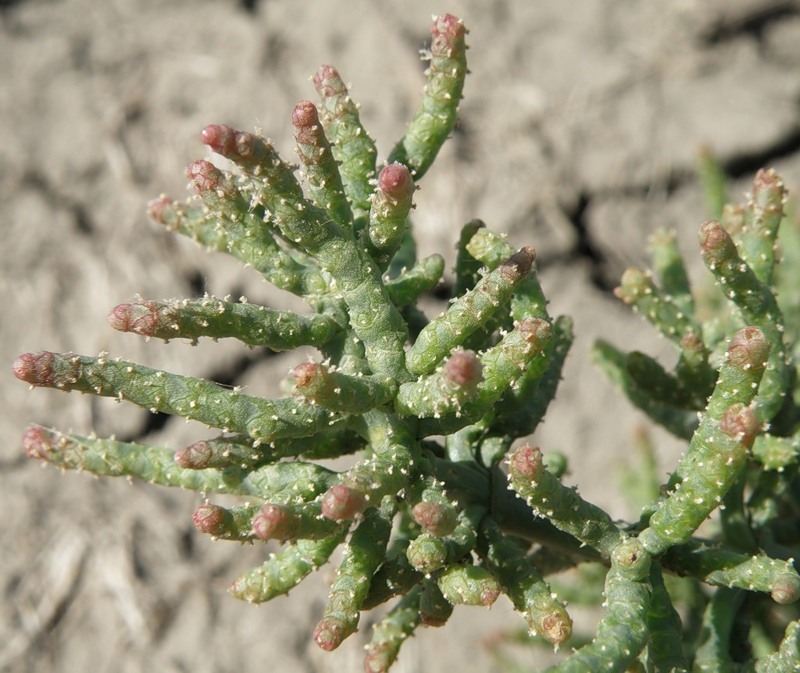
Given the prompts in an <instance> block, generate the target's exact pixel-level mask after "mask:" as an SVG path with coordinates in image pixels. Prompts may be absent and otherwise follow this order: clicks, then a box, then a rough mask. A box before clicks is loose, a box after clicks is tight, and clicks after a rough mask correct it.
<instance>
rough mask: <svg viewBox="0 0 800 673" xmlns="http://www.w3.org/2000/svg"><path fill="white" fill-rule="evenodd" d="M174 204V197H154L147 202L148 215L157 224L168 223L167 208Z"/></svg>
mask: <svg viewBox="0 0 800 673" xmlns="http://www.w3.org/2000/svg"><path fill="white" fill-rule="evenodd" d="M171 205H172V199H171V198H169V197H168V196H159V197H158V198H157V199H152V200H151V201H149V202H148V204H147V217H149V218H150V219H151V220H153V222H155V223H156V224H166V223H167V222H166V213H167V209H168V208H169V207H170V206H171Z"/></svg>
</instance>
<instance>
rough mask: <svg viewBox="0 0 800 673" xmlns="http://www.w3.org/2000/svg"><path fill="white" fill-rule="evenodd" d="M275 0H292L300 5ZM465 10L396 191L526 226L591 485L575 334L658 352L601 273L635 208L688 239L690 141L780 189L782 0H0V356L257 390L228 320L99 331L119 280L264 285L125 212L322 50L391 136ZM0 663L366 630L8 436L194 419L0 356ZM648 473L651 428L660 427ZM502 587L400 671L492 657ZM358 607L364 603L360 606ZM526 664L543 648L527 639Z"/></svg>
mask: <svg viewBox="0 0 800 673" xmlns="http://www.w3.org/2000/svg"><path fill="white" fill-rule="evenodd" d="M298 7H299V8H300V9H298ZM442 11H452V12H455V13H457V14H459V15H460V16H462V17H463V18H464V20H465V22H466V23H467V25H468V26H469V27H470V29H471V35H470V45H471V49H470V52H469V56H470V62H471V66H470V67H471V70H472V73H473V74H472V76H471V79H470V80H469V82H468V85H467V88H466V100H465V102H464V104H463V108H462V116H461V124H460V127H459V130H458V132H457V133H456V134H455V137H454V139H453V141H452V142H451V143H450V144H449V146H448V148H447V149H446V150H445V151H444V153H443V156H442V158H441V160H440V162H439V163H438V164H437V166H436V167H435V169H434V170H433V171H432V172H431V173H430V174H429V175H428V176H426V178H425V180H424V181H423V184H422V191H421V192H420V193H419V198H418V208H417V215H416V223H417V225H418V226H419V231H420V237H421V247H422V251H423V253H430V252H433V251H435V250H439V251H444V253H445V254H446V255H447V256H448V258H449V259H452V256H453V244H454V241H455V239H456V236H457V232H458V229H459V227H460V225H461V224H463V223H464V222H465V221H467V220H469V219H471V218H473V217H481V218H483V219H484V220H486V221H487V222H488V223H489V225H490V226H491V227H494V228H496V229H498V230H501V231H505V232H508V234H509V236H510V237H511V239H512V240H513V241H514V242H515V243H517V244H520V245H522V244H528V243H530V244H533V245H534V246H535V247H536V248H537V250H538V255H539V265H540V269H541V276H542V282H543V285H544V287H545V291H546V292H547V294H548V296H549V298H550V300H551V308H552V312H554V313H568V314H571V315H572V316H573V317H574V319H575V324H576V331H577V334H578V336H579V338H578V340H577V342H576V344H575V347H574V350H573V353H572V355H571V358H570V361H569V366H568V369H567V373H566V380H565V381H564V384H563V388H562V390H561V393H560V395H559V398H558V399H557V401H556V403H555V405H554V408H553V409H552V412H551V414H550V415H549V416H548V421H547V422H546V424H545V426H544V427H543V428H542V430H541V431H540V432H539V433H538V436H537V441H539V442H540V443H541V444H542V445H543V446H545V447H547V448H558V449H561V450H563V451H564V452H566V453H567V454H568V455H569V456H570V457H571V460H572V474H571V477H570V478H571V479H572V480H573V482H574V483H578V484H580V487H581V491H582V493H583V494H584V495H585V496H586V497H588V498H590V499H593V500H595V501H597V502H600V503H602V504H604V505H605V506H607V507H610V508H611V510H612V512H613V513H614V515H616V516H621V517H622V516H631V515H632V513H631V512H630V511H629V509H628V507H627V506H626V504H625V501H624V500H623V499H621V498H620V497H619V496H618V495H617V493H616V490H617V488H616V483H615V481H614V468H615V466H618V465H620V464H621V463H623V462H624V461H625V459H626V454H627V452H628V451H629V450H630V446H631V434H632V431H633V429H634V428H635V427H636V425H637V424H638V423H639V422H640V421H641V418H640V417H639V416H638V415H637V414H636V413H634V412H632V411H631V410H630V409H629V407H628V405H627V404H626V403H625V402H624V401H623V400H622V399H621V398H619V396H618V395H616V393H615V392H613V391H612V389H611V387H610V386H609V385H608V384H607V383H606V381H605V380H603V378H602V377H601V376H600V375H599V374H598V373H597V372H595V371H594V369H593V368H592V366H591V364H590V363H589V362H588V361H587V349H588V347H589V345H590V344H591V342H592V340H593V339H594V338H596V337H597V336H604V337H605V338H608V339H610V340H613V341H616V342H617V343H619V344H621V345H624V346H626V347H627V348H643V349H646V350H648V351H650V352H654V351H658V349H661V351H660V352H663V353H665V354H667V355H668V353H669V351H668V349H666V347H665V345H664V344H663V343H658V342H656V340H655V337H654V333H653V332H652V331H651V330H650V329H649V328H647V326H646V325H643V324H641V323H640V322H639V321H638V319H636V318H635V317H633V316H631V315H629V313H628V311H627V310H625V308H624V307H621V306H619V305H618V303H617V302H616V301H615V300H614V299H613V297H612V296H611V295H610V288H612V287H613V285H614V283H615V282H616V279H617V278H618V277H619V274H620V272H621V271H622V269H623V268H624V267H625V266H626V265H629V264H634V263H642V262H643V242H644V240H645V239H646V237H647V235H648V234H649V233H650V232H652V231H653V230H654V229H655V228H657V227H661V226H666V227H676V228H677V229H678V230H679V234H680V238H681V241H682V243H683V245H684V249H685V250H686V251H687V254H689V255H690V256H694V249H695V245H696V244H695V233H696V231H697V227H698V225H699V223H700V222H701V221H702V220H703V219H705V217H706V215H705V210H704V205H703V200H702V196H701V194H700V191H699V189H698V187H697V183H696V181H695V177H694V174H693V170H694V166H695V161H696V157H697V152H698V149H699V148H700V147H701V146H702V145H708V146H710V147H711V148H712V149H713V151H714V152H715V153H716V154H717V156H719V158H720V159H721V161H722V163H723V165H724V167H725V168H726V170H727V171H728V173H729V174H730V175H731V176H732V178H733V179H734V188H735V190H736V193H737V194H740V193H741V191H742V190H744V189H745V188H746V185H747V179H748V178H749V176H751V175H752V173H753V172H754V171H755V169H756V168H758V167H759V166H761V165H765V164H768V165H774V166H776V167H777V168H778V169H779V170H780V171H782V172H783V174H784V177H785V179H786V182H787V183H788V185H789V187H790V188H795V189H800V123H799V122H800V3H798V2H792V1H780V0H732V1H731V0H728V1H726V0H706V1H702V0H676V1H674V2H671V3H645V2H640V3H631V2H628V1H626V0H584V1H583V2H581V3H564V2H557V1H556V0H543V1H539V2H523V1H522V0H518V1H517V2H514V1H512V0H497V1H496V2H492V3H487V2H481V1H479V0H471V1H467V0H451V2H450V3H449V4H447V5H440V4H437V3H433V2H423V1H422V0H409V1H408V2H404V3H388V2H380V1H377V0H376V1H372V2H370V1H369V0H352V1H350V2H326V1H325V0H306V1H305V2H302V3H293V2H288V1H284V0H261V1H260V2H258V1H257V0H253V1H251V2H243V1H241V2H233V0H230V1H229V2H221V1H217V2H211V1H207V0H161V1H157V0H139V1H135V0H109V1H107V2H101V1H100V0H52V1H49V2H47V1H44V0H41V1H37V0H17V1H16V2H14V1H13V0H5V1H2V2H0V62H1V63H2V64H3V67H2V70H1V71H0V138H1V139H2V142H0V225H2V232H3V238H2V244H0V293H2V296H1V297H0V302H2V306H3V312H2V323H1V325H2V327H0V354H2V358H0V361H2V362H4V363H6V364H5V365H4V366H5V367H6V370H5V371H8V367H9V366H10V363H11V361H12V359H13V357H14V356H15V355H16V354H18V353H21V352H24V351H29V350H39V349H48V350H75V351H79V352H85V353H96V352H98V351H101V350H107V351H110V352H111V353H113V354H116V355H122V356H124V357H126V358H130V359H134V360H137V361H140V362H144V363H147V364H150V365H153V366H164V367H168V368H170V369H171V370H174V371H177V372H182V373H191V374H195V375H200V376H206V377H210V378H216V379H218V380H219V379H220V378H222V379H224V380H227V381H229V382H234V381H235V382H237V383H240V384H244V385H247V386H248V387H249V389H250V391H252V392H256V393H260V392H263V393H264V394H270V392H271V391H273V388H274V384H273V381H275V380H276V379H277V378H279V377H280V375H282V374H283V373H284V372H285V371H286V370H287V368H288V367H289V366H290V364H292V359H291V358H288V357H272V358H269V359H265V358H263V357H260V356H259V355H258V354H256V353H254V352H250V351H247V350H244V349H242V348H239V347H237V346H236V345H235V344H227V343H225V344H222V343H221V344H214V345H211V346H210V347H209V346H208V345H203V346H201V347H199V348H197V349H192V348H189V347H188V346H185V345H182V344H178V343H174V344H170V345H169V346H163V345H161V344H160V343H158V344H156V343H150V344H145V343H143V342H141V341H140V340H138V339H137V338H135V337H132V336H130V335H120V334H116V333H113V332H112V330H111V329H110V328H108V327H107V325H106V321H105V314H106V312H107V311H108V310H109V309H110V308H111V307H113V306H114V305H115V304H117V303H119V302H122V301H126V300H128V299H130V298H131V297H132V296H133V295H134V294H136V293H141V294H142V295H143V296H145V297H151V298H163V297H170V296H192V295H196V294H197V293H200V292H202V291H204V290H208V291H209V292H212V293H214V294H217V295H220V296H222V295H226V294H232V295H233V296H239V295H243V294H244V295H247V296H248V297H249V298H250V299H251V300H253V301H260V302H268V303H270V304H272V305H280V306H283V305H286V302H287V300H286V299H285V298H284V297H280V296H277V295H275V293H271V292H270V291H269V289H268V288H267V287H265V286H264V285H263V284H262V283H261V282H260V281H258V280H257V279H256V278H255V276H254V275H253V274H248V273H244V272H242V271H241V270H240V267H239V266H238V265H236V264H234V263H231V262H230V261H229V260H227V259H223V258H222V257H221V256H209V255H206V254H205V253H203V252H202V251H200V250H198V249H196V248H195V247H194V246H193V245H192V244H191V243H189V242H187V241H180V240H175V239H174V238H173V237H171V236H170V235H168V234H166V233H165V232H163V231H160V230H158V229H157V228H156V227H155V226H154V225H152V224H151V223H149V222H148V221H147V220H146V218H145V216H144V204H145V203H146V202H147V201H148V199H150V198H152V197H154V196H156V195H158V194H159V193H161V192H169V193H171V194H172V195H174V196H176V197H182V195H183V193H184V188H185V185H184V182H185V180H184V178H183V173H182V169H183V166H184V165H185V164H186V163H187V162H188V161H189V160H191V159H194V158H197V157H199V156H203V155H204V149H205V148H204V147H203V146H202V145H201V144H200V142H199V140H198V132H199V130H200V129H201V128H202V127H203V126H204V125H205V124H207V123H210V122H224V123H229V124H232V125H234V126H239V127H241V128H252V127H253V126H257V127H259V128H261V129H263V130H264V132H265V133H266V134H267V135H269V136H271V137H273V138H274V139H275V141H276V143H277V144H278V146H279V147H282V148H284V149H285V150H286V152H287V153H288V152H290V151H291V150H290V144H289V139H290V133H289V130H288V126H289V123H288V115H289V111H290V110H291V107H292V105H293V104H294V103H295V102H296V101H297V100H300V99H303V98H308V97H313V96H314V92H313V89H312V87H311V84H310V83H309V81H308V77H309V75H310V74H312V73H313V72H314V71H315V70H316V68H317V66H318V65H319V64H320V63H324V62H331V63H334V64H335V65H337V67H338V68H339V70H340V71H341V72H342V73H343V76H344V77H345V78H346V79H347V80H348V81H349V82H351V84H352V92H353V95H354V97H356V98H357V99H358V100H360V101H361V103H362V118H363V120H364V122H365V124H366V125H367V126H368V128H369V129H370V130H371V131H372V133H373V135H374V137H375V138H376V139H377V141H378V143H379V146H380V147H381V148H383V150H384V151H386V150H387V149H388V148H390V147H391V145H392V144H393V141H394V139H395V138H396V137H397V136H398V135H399V134H400V133H401V132H402V130H403V128H404V123H405V120H407V119H408V117H409V115H410V114H411V112H412V111H413V109H414V107H415V105H416V101H417V96H418V92H419V89H420V86H421V81H422V80H421V77H422V76H421V68H420V65H419V61H418V60H417V56H416V53H417V51H418V50H419V49H420V48H421V47H423V46H424V44H425V40H426V33H427V27H428V25H429V17H430V14H431V13H432V12H442ZM0 390H1V391H2V400H3V415H2V417H0V436H2V437H3V438H4V442H3V444H2V446H0V451H1V453H0V479H1V480H2V482H1V483H2V486H1V487H0V488H2V490H1V491H0V504H1V506H2V511H3V512H4V516H3V517H2V518H3V524H2V527H1V528H0V535H2V538H1V539H2V544H0V591H2V598H3V600H2V603H0V671H9V672H14V673H21V672H23V671H37V672H39V673H50V672H56V671H58V672H64V671H87V670H92V671H96V672H98V673H105V672H114V673H117V672H119V673H132V672H134V671H163V672H176V673H177V672H178V671H192V672H193V673H211V672H214V673H217V672H219V673H222V672H227V671H237V672H238V673H247V672H250V671H260V670H266V667H268V666H269V667H273V668H272V670H277V671H282V672H285V673H294V672H308V671H328V670H330V671H333V670H337V671H358V670H361V668H360V667H361V665H360V663H359V659H360V646H361V645H362V644H363V642H364V640H363V634H360V635H359V636H357V637H354V638H352V639H351V642H348V643H346V645H345V646H343V647H342V648H341V650H340V651H338V652H336V653H334V654H332V655H323V654H322V653H321V652H318V651H317V650H316V649H315V647H314V645H313V644H312V643H311V642H310V638H309V635H310V631H311V628H312V625H313V623H314V622H315V620H316V619H317V618H318V616H319V614H320V611H321V609H322V606H323V601H324V597H325V587H324V583H325V581H326V579H327V576H326V571H325V570H323V571H322V572H321V573H318V574H317V575H316V576H315V577H313V578H311V579H309V580H308V581H307V582H306V584H304V585H303V586H302V587H300V588H299V589H298V590H296V591H295V592H293V593H292V596H291V598H290V599H288V600H287V599H281V600H277V601H275V602H274V603H273V604H270V605H268V606H265V607H262V608H260V609H256V608H254V607H251V606H249V605H245V604H240V603H238V602H237V601H235V600H234V599H232V598H230V597H228V596H227V595H226V593H225V588H226V586H227V584H228V582H229V581H230V580H232V579H233V578H234V577H236V576H237V573H239V572H240V571H241V570H242V569H244V568H245V567H247V566H248V565H254V564H257V563H258V562H259V560H260V559H262V558H263V556H264V554H265V553H266V550H265V549H264V548H263V547H253V548H238V547H236V546H234V545H233V544H231V543H217V544H212V543H211V542H210V541H209V540H208V539H206V538H204V537H201V536H200V535H198V534H196V533H195V532H194V530H193V528H192V526H191V522H190V514H191V512H192V511H193V509H194V507H196V505H197V504H198V502H199V496H197V495H195V494H189V493H181V492H171V491H165V490H159V489H156V488H154V487H150V486H146V485H141V484H133V485H130V484H128V483H125V482H124V481H118V482H115V481H112V480H93V479H91V478H89V477H87V476H84V475H74V474H70V475H61V474H59V473H58V472H57V471H56V470H52V469H51V470H44V471H42V470H40V469H39V466H38V465H36V464H33V463H32V462H29V461H26V460H24V459H22V458H21V457H20V447H19V437H20V436H21V434H22V432H23V430H24V428H25V427H26V425H27V424H29V423H31V422H39V423H43V424H52V425H55V426H57V427H60V428H64V429H67V428H72V429H74V430H76V431H82V432H86V431H88V430H89V429H90V428H96V429H97V430H98V432H99V433H103V434H110V433H117V435H118V436H121V437H125V438H134V437H135V438H139V439H142V440H145V441H149V442H153V443H164V444H168V445H171V446H179V445H180V444H181V443H184V442H186V441H188V440H189V439H190V438H196V437H198V436H200V434H199V433H201V429H198V428H195V427H193V426H191V425H185V424H183V423H182V422H180V423H178V422H168V423H166V424H165V425H160V424H158V423H154V422H153V420H152V418H150V417H149V416H148V415H147V414H146V413H140V412H138V411H137V410H132V409H127V408H124V407H122V406H117V405H112V404H107V403H105V402H98V401H96V400H90V399H88V398H85V397H81V396H69V395H63V394H58V393H54V392H50V391H42V390H39V391H28V390H26V388H25V387H24V386H23V385H21V384H20V383H19V382H17V381H15V380H13V378H12V377H11V376H10V374H5V375H3V376H2V377H0ZM655 438H656V440H657V442H658V446H659V449H660V451H661V453H662V459H663V462H664V466H665V469H666V467H667V466H668V465H670V463H671V461H672V460H673V459H674V454H675V450H676V447H675V445H674V444H673V443H672V442H670V441H669V440H668V439H667V438H665V437H663V436H662V435H660V434H658V433H656V434H655ZM511 612H512V611H511V607H510V605H509V604H508V603H507V602H502V601H501V602H500V603H498V604H497V605H496V606H495V607H494V608H493V609H492V611H491V612H489V613H485V612H483V611H481V612H477V611H474V610H472V611H471V610H466V609H465V610H458V611H457V614H456V616H455V618H454V620H453V621H454V623H453V624H450V625H448V627H447V628H446V629H445V630H443V631H427V632H425V633H422V634H421V635H420V636H419V637H418V638H416V639H415V640H413V641H412V642H411V643H409V644H408V646H407V647H406V649H405V651H404V653H403V655H402V657H401V660H400V662H399V663H398V666H397V669H396V670H397V671H398V672H410V671H425V672H426V673H436V672H439V671H446V670H455V669H456V668H457V670H460V671H462V672H463V673H469V672H472V671H492V670H498V669H497V668H496V664H495V662H494V660H493V659H492V658H491V657H490V656H489V654H488V650H487V649H486V647H485V641H486V640H487V639H488V638H490V637H492V636H494V635H495V634H496V633H498V632H499V631H500V630H502V629H507V628H510V627H511V626H515V625H518V621H517V620H516V618H515V617H514V616H513V615H512V614H511ZM368 622H369V618H365V620H364V627H365V629H364V630H365V631H367V632H368V626H369V624H368ZM522 658H523V660H524V661H525V662H527V663H529V664H530V666H531V667H532V668H533V667H534V665H535V664H536V663H538V662H544V661H545V660H546V654H544V655H543V654H541V653H539V652H536V653H525V654H523V655H522Z"/></svg>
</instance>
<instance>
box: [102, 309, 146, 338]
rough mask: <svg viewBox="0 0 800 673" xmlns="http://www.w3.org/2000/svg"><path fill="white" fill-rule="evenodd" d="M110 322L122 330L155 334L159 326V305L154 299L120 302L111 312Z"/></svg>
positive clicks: (144, 334) (115, 327) (112, 325)
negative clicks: (128, 302)
mask: <svg viewBox="0 0 800 673" xmlns="http://www.w3.org/2000/svg"><path fill="white" fill-rule="evenodd" d="M108 324H109V325H111V327H112V328H114V329H115V330H118V331H120V332H133V333H134V334H141V335H142V336H153V335H154V334H155V331H156V328H157V327H158V306H157V304H156V303H155V302H152V301H147V302H140V303H138V304H119V305H118V306H115V307H114V308H113V309H111V311H110V312H109V314H108Z"/></svg>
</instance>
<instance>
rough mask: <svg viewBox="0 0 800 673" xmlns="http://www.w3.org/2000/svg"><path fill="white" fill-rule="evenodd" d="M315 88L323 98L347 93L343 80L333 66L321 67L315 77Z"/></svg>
mask: <svg viewBox="0 0 800 673" xmlns="http://www.w3.org/2000/svg"><path fill="white" fill-rule="evenodd" d="M314 87H315V88H316V90H317V91H318V92H319V95H320V96H322V97H323V98H329V97H331V96H340V95H342V94H346V93H347V87H346V86H345V84H344V82H343V81H342V78H341V77H340V76H339V73H338V71H337V70H336V68H334V67H333V66H332V65H321V66H320V67H319V69H318V70H317V72H316V74H315V75H314Z"/></svg>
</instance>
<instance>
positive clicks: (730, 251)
mask: <svg viewBox="0 0 800 673" xmlns="http://www.w3.org/2000/svg"><path fill="white" fill-rule="evenodd" d="M700 250H701V251H702V254H703V258H704V259H705V260H706V261H707V262H709V263H719V262H723V261H725V260H726V259H730V258H731V257H733V256H734V255H735V254H736V245H735V244H734V242H733V239H732V238H731V237H730V234H729V233H728V232H727V231H725V228H724V227H723V226H722V225H721V224H720V223H719V222H717V221H715V220H708V221H707V222H703V224H702V225H701V226H700Z"/></svg>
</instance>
